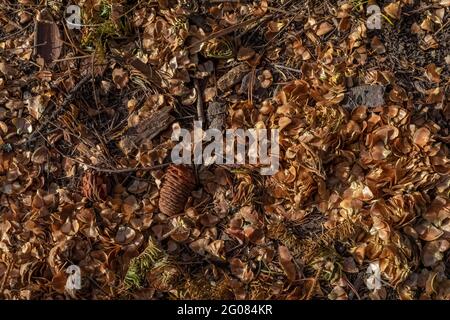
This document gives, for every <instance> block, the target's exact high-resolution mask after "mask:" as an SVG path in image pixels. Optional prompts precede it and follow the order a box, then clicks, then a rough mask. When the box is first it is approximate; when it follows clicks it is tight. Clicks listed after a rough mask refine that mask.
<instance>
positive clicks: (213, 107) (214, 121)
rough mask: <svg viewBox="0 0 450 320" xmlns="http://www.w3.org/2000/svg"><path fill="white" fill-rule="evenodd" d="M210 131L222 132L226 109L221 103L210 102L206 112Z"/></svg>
mask: <svg viewBox="0 0 450 320" xmlns="http://www.w3.org/2000/svg"><path fill="white" fill-rule="evenodd" d="M206 116H207V119H208V124H209V128H210V129H219V130H222V129H223V127H224V124H225V118H226V109H225V106H224V104H223V103H220V102H216V101H214V102H210V103H209V105H208V110H207V112H206Z"/></svg>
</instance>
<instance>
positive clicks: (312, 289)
mask: <svg viewBox="0 0 450 320" xmlns="http://www.w3.org/2000/svg"><path fill="white" fill-rule="evenodd" d="M322 268H323V267H322V266H320V267H319V269H318V270H317V272H316V275H315V277H314V279H313V283H312V286H311V288H310V289H309V291H308V294H307V295H306V300H311V298H312V295H313V294H314V289H315V288H316V284H317V280H319V276H320V274H321V273H322Z"/></svg>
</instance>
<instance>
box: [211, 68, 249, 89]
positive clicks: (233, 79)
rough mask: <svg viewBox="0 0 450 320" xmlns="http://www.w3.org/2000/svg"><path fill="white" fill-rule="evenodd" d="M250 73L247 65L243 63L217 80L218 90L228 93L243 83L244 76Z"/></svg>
mask: <svg viewBox="0 0 450 320" xmlns="http://www.w3.org/2000/svg"><path fill="white" fill-rule="evenodd" d="M249 71H250V68H249V66H248V65H247V64H245V63H242V64H240V65H237V66H236V67H234V68H232V69H231V70H230V71H228V72H227V73H225V74H224V75H223V76H222V77H220V78H219V80H217V88H218V89H219V90H220V91H226V90H228V89H230V88H231V87H233V86H234V85H236V84H238V83H239V82H241V81H242V79H243V78H244V76H245V75H246V74H247V73H248V72H249Z"/></svg>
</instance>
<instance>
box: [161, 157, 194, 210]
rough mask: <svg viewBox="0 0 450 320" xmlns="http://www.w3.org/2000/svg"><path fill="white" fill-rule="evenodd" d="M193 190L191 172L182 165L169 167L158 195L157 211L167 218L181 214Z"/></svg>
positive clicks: (192, 175)
mask: <svg viewBox="0 0 450 320" xmlns="http://www.w3.org/2000/svg"><path fill="white" fill-rule="evenodd" d="M194 188H195V177H194V174H193V172H192V170H191V169H190V168H189V167H187V166H184V165H171V166H170V167H169V168H168V169H167V172H166V175H165V177H164V182H163V184H162V187H161V190H160V193H159V194H160V195H159V210H160V211H161V212H162V213H164V214H166V215H168V216H172V215H175V214H178V213H180V212H182V211H183V210H184V206H185V205H186V202H187V200H188V198H189V195H190V194H191V192H192V191H193V190H194Z"/></svg>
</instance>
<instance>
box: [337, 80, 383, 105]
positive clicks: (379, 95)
mask: <svg viewBox="0 0 450 320" xmlns="http://www.w3.org/2000/svg"><path fill="white" fill-rule="evenodd" d="M383 96H384V87H383V86H381V85H362V86H358V87H353V88H351V89H350V92H349V94H348V100H347V104H346V105H345V107H346V108H348V109H353V108H356V107H358V106H366V107H369V108H373V107H379V106H382V105H384V98H383Z"/></svg>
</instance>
